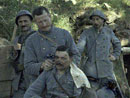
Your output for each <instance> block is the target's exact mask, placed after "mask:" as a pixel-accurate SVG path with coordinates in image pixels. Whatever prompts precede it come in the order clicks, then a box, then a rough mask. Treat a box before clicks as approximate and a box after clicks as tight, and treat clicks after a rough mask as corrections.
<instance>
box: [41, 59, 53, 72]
mask: <svg viewBox="0 0 130 98" xmlns="http://www.w3.org/2000/svg"><path fill="white" fill-rule="evenodd" d="M41 68H42V69H44V70H50V69H52V68H53V61H52V60H50V59H47V60H45V62H43V64H42V66H41Z"/></svg>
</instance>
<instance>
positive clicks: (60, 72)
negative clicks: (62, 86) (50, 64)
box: [57, 70, 65, 75]
mask: <svg viewBox="0 0 130 98" xmlns="http://www.w3.org/2000/svg"><path fill="white" fill-rule="evenodd" d="M57 73H58V74H60V75H63V74H64V73H65V70H57Z"/></svg>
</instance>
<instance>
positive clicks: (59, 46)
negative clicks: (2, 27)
mask: <svg viewBox="0 0 130 98" xmlns="http://www.w3.org/2000/svg"><path fill="white" fill-rule="evenodd" d="M90 19H91V21H92V24H93V26H92V27H90V28H89V29H86V30H84V31H83V33H82V34H81V36H80V39H79V42H78V44H77V45H76V44H75V42H74V40H73V38H72V36H71V35H70V33H69V32H68V31H66V30H64V29H61V28H57V27H55V26H54V25H53V23H52V20H51V15H50V13H49V11H48V9H47V8H45V7H43V6H40V7H37V8H36V9H34V10H33V12H32V15H31V13H30V12H28V11H27V10H21V11H20V12H19V13H18V15H17V16H16V25H17V26H18V27H19V28H20V30H21V33H20V35H19V36H18V37H16V39H15V40H14V48H15V51H16V52H17V53H18V55H17V57H16V58H14V59H13V60H14V62H16V63H14V64H15V65H13V66H14V69H15V72H16V75H15V78H14V80H13V84H12V86H13V98H44V97H45V98H80V96H81V94H82V92H83V89H82V88H77V87H76V85H75V83H74V80H73V78H72V75H71V73H70V64H71V63H72V62H74V63H75V64H76V65H77V66H78V67H80V68H81V69H82V70H83V72H84V73H85V75H86V76H87V77H88V80H89V82H90V84H91V89H88V90H89V92H86V93H87V94H88V96H89V97H88V98H115V94H114V92H113V90H112V89H111V88H109V86H108V85H107V84H108V83H109V82H111V81H115V78H114V74H113V66H112V61H114V60H116V59H117V58H118V57H119V55H120V52H121V45H120V41H119V40H118V38H117V37H116V36H115V35H114V33H113V31H112V30H111V29H110V28H108V27H107V26H106V25H105V22H106V20H107V19H106V16H105V15H104V14H103V13H102V12H101V11H99V10H95V11H93V13H92V14H91V16H90ZM32 20H34V22H35V23H36V25H37V26H38V30H37V31H34V30H32V28H31V24H32ZM111 46H113V52H112V53H111V52H110V48H111ZM82 54H85V55H84V56H85V57H84V58H85V59H84V60H81V56H82ZM82 61H83V62H84V63H82ZM87 94H86V95H87ZM91 94H93V95H91ZM91 96H92V97H91ZM86 98H87V96H86Z"/></svg>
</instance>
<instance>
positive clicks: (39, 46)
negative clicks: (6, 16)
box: [24, 6, 80, 82]
mask: <svg viewBox="0 0 130 98" xmlns="http://www.w3.org/2000/svg"><path fill="white" fill-rule="evenodd" d="M33 17H34V21H35V23H36V24H37V26H38V31H37V32H36V33H34V34H32V35H31V36H29V38H28V39H27V41H26V43H25V58H24V63H25V64H24V66H25V70H26V72H27V73H28V74H29V75H30V76H31V82H33V81H34V80H35V79H36V78H37V77H38V76H39V75H40V73H41V72H42V71H43V70H49V69H51V68H52V67H53V60H52V59H51V58H52V56H53V55H54V54H55V51H56V48H57V47H58V46H61V45H65V46H66V47H67V49H68V51H71V52H72V53H73V54H74V55H73V60H74V61H75V63H77V64H78V63H79V62H80V54H79V52H78V49H77V47H76V45H75V42H74V40H73V38H72V36H71V35H70V33H69V32H68V31H66V30H64V29H61V28H57V27H55V26H53V25H52V20H51V15H50V13H49V11H48V9H47V8H45V7H43V6H40V7H37V8H36V9H34V11H33Z"/></svg>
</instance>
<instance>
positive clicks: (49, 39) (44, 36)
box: [38, 32, 57, 46]
mask: <svg viewBox="0 0 130 98" xmlns="http://www.w3.org/2000/svg"><path fill="white" fill-rule="evenodd" d="M38 34H39V35H41V36H42V37H43V38H45V39H47V40H48V41H50V42H52V43H53V44H54V45H55V46H57V43H56V42H55V41H54V40H52V39H51V38H49V37H47V36H46V35H44V34H41V33H39V32H38Z"/></svg>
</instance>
